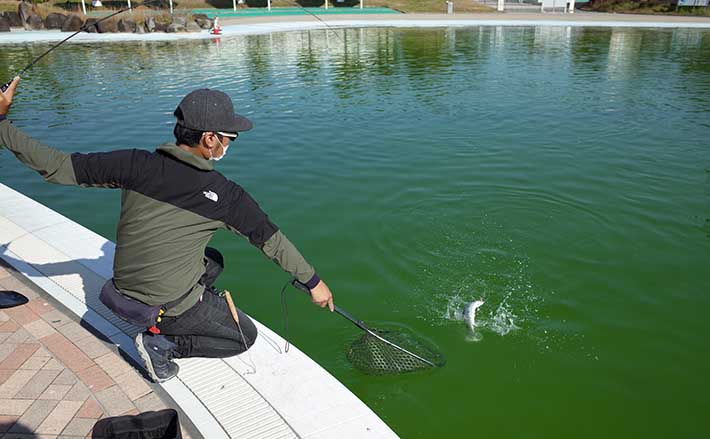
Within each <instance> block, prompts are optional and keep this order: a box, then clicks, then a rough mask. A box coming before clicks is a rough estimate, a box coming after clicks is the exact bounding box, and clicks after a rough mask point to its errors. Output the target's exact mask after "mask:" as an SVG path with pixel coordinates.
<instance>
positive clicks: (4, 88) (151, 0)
mask: <svg viewBox="0 0 710 439" xmlns="http://www.w3.org/2000/svg"><path fill="white" fill-rule="evenodd" d="M159 1H161V0H148V1H145V2H143V3H142V6H145V5H148V4H151V3H156V2H159ZM326 1H328V0H326ZM289 3H291V4H292V5H295V6H296V7H297V8H299V9H301V10H303V12H305V13H307V14H309V15H311V16H312V17H313V18H315V19H316V20H318V21H320V22H321V23H323V25H324V26H325V27H327V28H328V29H330V30H331V31H332V33H333V34H334V35H335V36H336V37H338V39H339V40H340V41H342V42H343V44H345V41H344V40H343V39H342V38H340V35H339V34H338V33H337V32H335V29H334V28H333V27H331V26H330V25H328V23H326V22H325V21H323V20H321V18H320V17H318V16H317V15H316V14H314V13H312V12H311V11H309V10H308V9H306V8H304V7H303V6H301V5H299V4H298V3H296V2H289ZM129 10H131V8H129V7H126V8H123V9H120V10H119V11H117V12H114V13H113V14H111V15H108V16H106V17H104V18H102V19H100V20H97V21H95V22H93V23H91V24H86V23H85V24H83V25H82V26H81V27H80V28H79V30H78V31H76V32H74V33H73V34H71V35H69V36H68V37H66V38H64V39H63V40H62V41H60V42H58V43H57V44H55V45H54V46H52V47H50V48H49V49H48V50H47V51H46V52H44V53H43V54H41V55H40V56H38V57H36V58H35V59H34V60H32V62H31V63H29V64H28V65H27V67H25V68H24V69H22V70H21V71H20V73H18V74H17V75H15V76H13V79H11V80H9V81H8V82H6V83H5V84H3V85H2V86H0V89H1V90H2V92H3V93H5V92H6V91H7V89H8V88H9V87H10V84H12V81H14V78H15V77H17V76H22V75H24V74H25V72H27V71H28V70H29V69H31V68H32V67H33V66H34V65H35V64H37V63H38V62H39V61H40V60H41V59H42V58H44V57H45V56H47V55H49V53H50V52H52V51H53V50H55V49H56V48H58V47H59V46H61V45H62V44H64V43H66V42H67V41H69V40H71V39H72V38H74V37H75V36H77V35H78V34H80V33H82V32H84V31H88V30H89V29H90V28H91V27H96V26H98V24H99V23H101V22H103V21H106V20H108V19H109V18H112V17H115V16H116V15H119V14H122V13H124V12H126V11H129Z"/></svg>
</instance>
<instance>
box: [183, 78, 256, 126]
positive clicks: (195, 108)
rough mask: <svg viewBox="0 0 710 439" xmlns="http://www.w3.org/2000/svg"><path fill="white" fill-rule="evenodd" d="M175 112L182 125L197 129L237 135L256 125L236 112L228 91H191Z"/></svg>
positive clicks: (203, 89)
mask: <svg viewBox="0 0 710 439" xmlns="http://www.w3.org/2000/svg"><path fill="white" fill-rule="evenodd" d="M173 114H174V115H175V117H177V118H178V123H179V124H180V125H182V126H184V127H185V128H189V129H191V130H195V131H203V132H204V131H212V132H223V133H234V134H235V135H236V133H238V132H241V131H249V130H250V129H252V127H253V126H254V125H253V124H252V123H251V121H250V120H249V119H247V118H246V117H244V116H240V115H238V114H236V113H235V112H234V104H232V100H231V99H230V98H229V96H227V94H226V93H222V92H221V91H218V90H210V89H208V88H202V89H199V90H195V91H193V92H190V93H189V94H188V95H187V96H185V97H184V98H183V100H182V101H180V104H179V105H178V107H177V108H176V109H175V112H174V113H173Z"/></svg>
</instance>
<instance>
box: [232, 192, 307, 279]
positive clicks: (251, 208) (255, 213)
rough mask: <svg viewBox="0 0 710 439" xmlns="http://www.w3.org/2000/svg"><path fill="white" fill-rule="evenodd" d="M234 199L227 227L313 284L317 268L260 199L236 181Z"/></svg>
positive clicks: (291, 272) (276, 261)
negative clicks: (259, 202) (279, 226)
mask: <svg viewBox="0 0 710 439" xmlns="http://www.w3.org/2000/svg"><path fill="white" fill-rule="evenodd" d="M230 199H231V204H230V207H229V214H228V215H227V218H226V220H225V223H226V226H227V228H228V229H229V230H231V231H232V232H235V233H237V234H239V235H242V236H244V237H246V238H247V239H248V240H249V242H250V243H251V244H252V245H254V246H255V247H257V248H259V249H261V251H262V252H263V253H264V254H265V255H266V257H268V258H269V259H271V260H272V261H274V262H275V263H276V264H277V265H278V266H280V267H281V268H282V269H283V270H284V271H286V272H287V273H289V274H290V275H291V276H293V277H295V278H296V279H298V281H299V282H301V283H304V284H306V285H311V284H313V281H314V280H315V279H317V278H318V276H317V275H316V271H315V270H314V269H313V267H312V266H311V265H310V264H309V263H308V262H306V259H305V258H304V257H303V256H302V255H301V253H300V252H299V251H298V249H296V247H295V246H294V245H293V244H292V243H291V241H289V240H288V238H286V235H284V234H283V233H281V231H280V230H279V228H278V227H277V226H276V225H275V224H274V223H272V222H271V221H270V220H269V217H268V216H267V215H266V213H264V211H263V210H261V208H260V207H259V205H258V204H257V203H256V201H255V200H254V199H253V198H252V197H251V196H250V195H249V194H248V193H247V192H246V191H245V190H244V189H243V188H241V187H240V186H239V185H236V184H233V186H232V190H231V194H230ZM316 284H317V282H316ZM313 286H315V285H313ZM311 288H312V287H311Z"/></svg>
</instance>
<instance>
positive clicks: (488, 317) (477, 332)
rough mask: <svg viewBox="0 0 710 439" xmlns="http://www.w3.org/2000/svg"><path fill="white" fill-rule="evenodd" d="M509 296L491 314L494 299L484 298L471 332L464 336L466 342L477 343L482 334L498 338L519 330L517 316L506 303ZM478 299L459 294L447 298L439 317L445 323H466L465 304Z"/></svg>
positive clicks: (473, 296) (469, 295)
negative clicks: (486, 333) (484, 302)
mask: <svg viewBox="0 0 710 439" xmlns="http://www.w3.org/2000/svg"><path fill="white" fill-rule="evenodd" d="M509 297H510V294H508V295H506V296H505V297H504V298H503V301H501V302H499V303H498V305H497V306H495V310H494V311H493V312H491V311H490V310H491V309H493V307H492V306H491V307H489V306H488V305H489V304H492V303H494V299H490V298H485V299H484V300H485V301H486V305H484V306H482V307H480V308H479V309H478V310H477V311H476V324H475V326H474V328H473V330H472V331H469V333H468V334H467V335H466V341H473V342H478V341H481V340H483V332H484V331H489V332H493V333H495V334H498V335H500V336H505V335H508V334H509V333H510V332H512V331H515V330H518V329H520V327H519V326H518V325H517V324H516V321H517V320H518V316H517V315H516V314H515V313H514V312H513V309H512V306H511V305H510V304H509V303H508V298H509ZM478 298H479V297H478V296H476V295H475V294H473V293H471V294H461V293H460V292H457V293H454V294H453V295H451V296H448V297H447V298H446V299H445V301H446V307H445V309H444V312H443V314H442V316H441V317H443V319H444V320H446V321H455V322H463V323H465V322H466V318H465V315H464V309H465V307H466V305H467V304H469V303H471V301H473V300H477V299H478Z"/></svg>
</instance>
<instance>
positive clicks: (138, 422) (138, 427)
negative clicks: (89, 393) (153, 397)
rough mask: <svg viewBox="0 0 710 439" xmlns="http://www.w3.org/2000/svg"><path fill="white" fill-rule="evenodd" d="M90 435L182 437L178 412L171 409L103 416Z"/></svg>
mask: <svg viewBox="0 0 710 439" xmlns="http://www.w3.org/2000/svg"><path fill="white" fill-rule="evenodd" d="M92 437H102V438H104V439H182V434H181V432H180V421H179V419H178V414H177V412H176V411H175V410H173V409H165V410H160V411H157V412H145V413H141V414H139V415H135V416H117V417H114V418H104V419H102V420H100V421H99V422H98V423H96V425H95V426H94V430H93V435H92Z"/></svg>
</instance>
